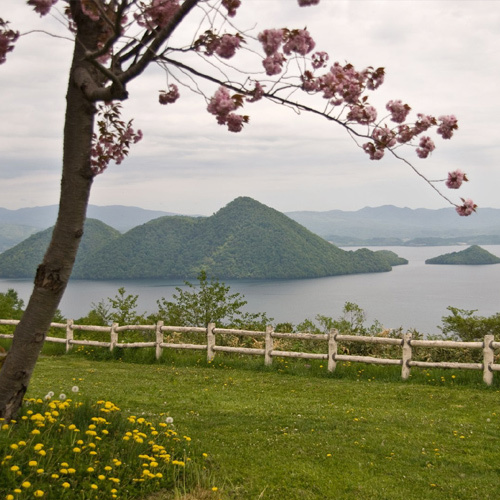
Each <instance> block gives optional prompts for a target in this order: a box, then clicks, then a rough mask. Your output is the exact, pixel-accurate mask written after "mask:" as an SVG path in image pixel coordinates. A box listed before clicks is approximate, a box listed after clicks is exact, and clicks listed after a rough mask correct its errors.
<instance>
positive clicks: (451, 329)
mask: <svg viewBox="0 0 500 500" xmlns="http://www.w3.org/2000/svg"><path fill="white" fill-rule="evenodd" d="M447 309H448V311H450V312H451V314H450V315H448V316H444V317H443V318H442V319H441V321H442V323H443V326H442V327H440V330H441V331H442V332H443V334H444V335H445V336H447V337H452V338H454V339H457V340H462V341H464V342H474V341H481V340H483V339H484V336H485V335H494V336H495V340H497V341H498V340H500V313H496V314H494V315H492V316H488V317H484V316H478V315H476V314H474V313H475V312H476V310H466V309H459V308H458V307H452V306H449V307H448V308H447Z"/></svg>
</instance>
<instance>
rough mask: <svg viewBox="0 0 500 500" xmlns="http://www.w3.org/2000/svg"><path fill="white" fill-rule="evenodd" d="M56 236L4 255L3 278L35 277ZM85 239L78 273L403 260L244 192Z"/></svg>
mask: <svg viewBox="0 0 500 500" xmlns="http://www.w3.org/2000/svg"><path fill="white" fill-rule="evenodd" d="M94 222H96V221H94ZM103 226H104V225H103ZM88 233H89V231H88V229H87V230H86V233H85V234H86V235H87V236H88ZM49 236H50V233H46V232H42V233H39V234H38V235H35V236H33V237H32V238H34V239H32V238H28V240H26V241H25V242H22V243H21V244H19V245H17V247H15V248H12V249H11V250H9V251H7V252H5V253H4V254H2V255H0V276H3V277H21V276H23V277H24V276H33V274H34V272H35V268H36V265H37V264H38V263H39V261H40V259H41V256H42V253H43V250H45V248H46V244H47V243H46V242H48V238H49ZM40 239H42V240H43V243H40V242H39V240H40ZM84 241H85V239H84V240H83V241H82V247H81V249H80V251H79V254H78V255H79V256H78V259H77V263H76V265H75V269H74V272H73V277H74V278H80V279H95V280H97V279H135V278H183V279H184V278H194V277H196V276H197V275H198V273H199V272H200V271H201V270H202V269H204V270H205V271H206V272H207V274H208V275H210V276H214V277H216V278H219V279H240V278H256V279H267V278H269V279H271V278H273V279H290V278H315V277H321V276H333V275H339V274H353V273H371V272H383V271H390V270H391V265H394V264H397V263H400V262H396V261H397V259H398V257H397V255H396V254H393V255H391V256H390V258H389V257H388V255H387V254H383V253H380V252H372V251H370V250H367V249H360V250H357V251H355V252H353V251H345V250H341V249H339V248H337V247H335V246H334V245H331V244H330V243H328V242H327V241H325V240H324V239H322V238H321V237H319V236H317V235H315V234H313V233H312V232H311V231H309V230H308V229H306V228H304V227H303V226H301V225H300V224H298V223H297V222H295V221H293V220H292V219H290V218H289V217H287V216H286V215H284V214H282V213H280V212H278V211H276V210H274V209H272V208H269V207H267V206H265V205H263V204H261V203H259V202H257V201H255V200H253V199H251V198H243V197H242V198H237V199H236V200H234V201H232V202H231V203H229V204H228V205H227V206H226V207H224V208H222V209H221V210H219V211H218V212H217V213H216V214H214V215H212V216H211V217H203V218H200V217H187V216H166V217H160V218H158V219H155V220H152V221H150V222H147V223H145V224H143V225H141V226H138V227H135V228H134V229H131V230H130V231H128V232H127V233H125V234H123V235H117V234H116V233H113V234H112V235H111V234H109V235H103V236H102V237H99V238H98V241H99V246H98V247H96V246H94V245H93V246H92V248H88V246H84V245H83V243H84ZM35 254H36V255H35ZM24 262H25V263H24Z"/></svg>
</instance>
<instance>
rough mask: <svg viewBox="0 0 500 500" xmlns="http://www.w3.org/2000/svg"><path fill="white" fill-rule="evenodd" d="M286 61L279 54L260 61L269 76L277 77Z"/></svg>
mask: <svg viewBox="0 0 500 500" xmlns="http://www.w3.org/2000/svg"><path fill="white" fill-rule="evenodd" d="M285 61H286V59H285V56H284V55H283V54H282V53H281V52H276V53H275V54H273V55H271V56H268V57H266V58H265V59H263V60H262V65H263V66H264V69H265V70H266V74H267V75H269V76H273V75H279V74H280V73H281V71H282V69H283V63H284V62H285Z"/></svg>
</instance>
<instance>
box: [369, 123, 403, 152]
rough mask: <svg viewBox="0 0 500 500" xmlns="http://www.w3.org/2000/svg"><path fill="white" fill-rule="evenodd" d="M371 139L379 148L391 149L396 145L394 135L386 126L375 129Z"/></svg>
mask: <svg viewBox="0 0 500 500" xmlns="http://www.w3.org/2000/svg"><path fill="white" fill-rule="evenodd" d="M372 137H373V139H374V141H375V143H376V144H377V147H379V148H392V147H393V146H395V145H396V143H397V141H396V134H395V133H394V132H393V131H392V130H391V129H390V128H389V127H388V126H387V125H384V126H383V127H375V128H374V129H373V132H372Z"/></svg>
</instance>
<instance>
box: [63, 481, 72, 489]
mask: <svg viewBox="0 0 500 500" xmlns="http://www.w3.org/2000/svg"><path fill="white" fill-rule="evenodd" d="M61 486H62V487H63V488H69V487H70V486H71V484H69V483H68V482H64V483H63V484H61Z"/></svg>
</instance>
